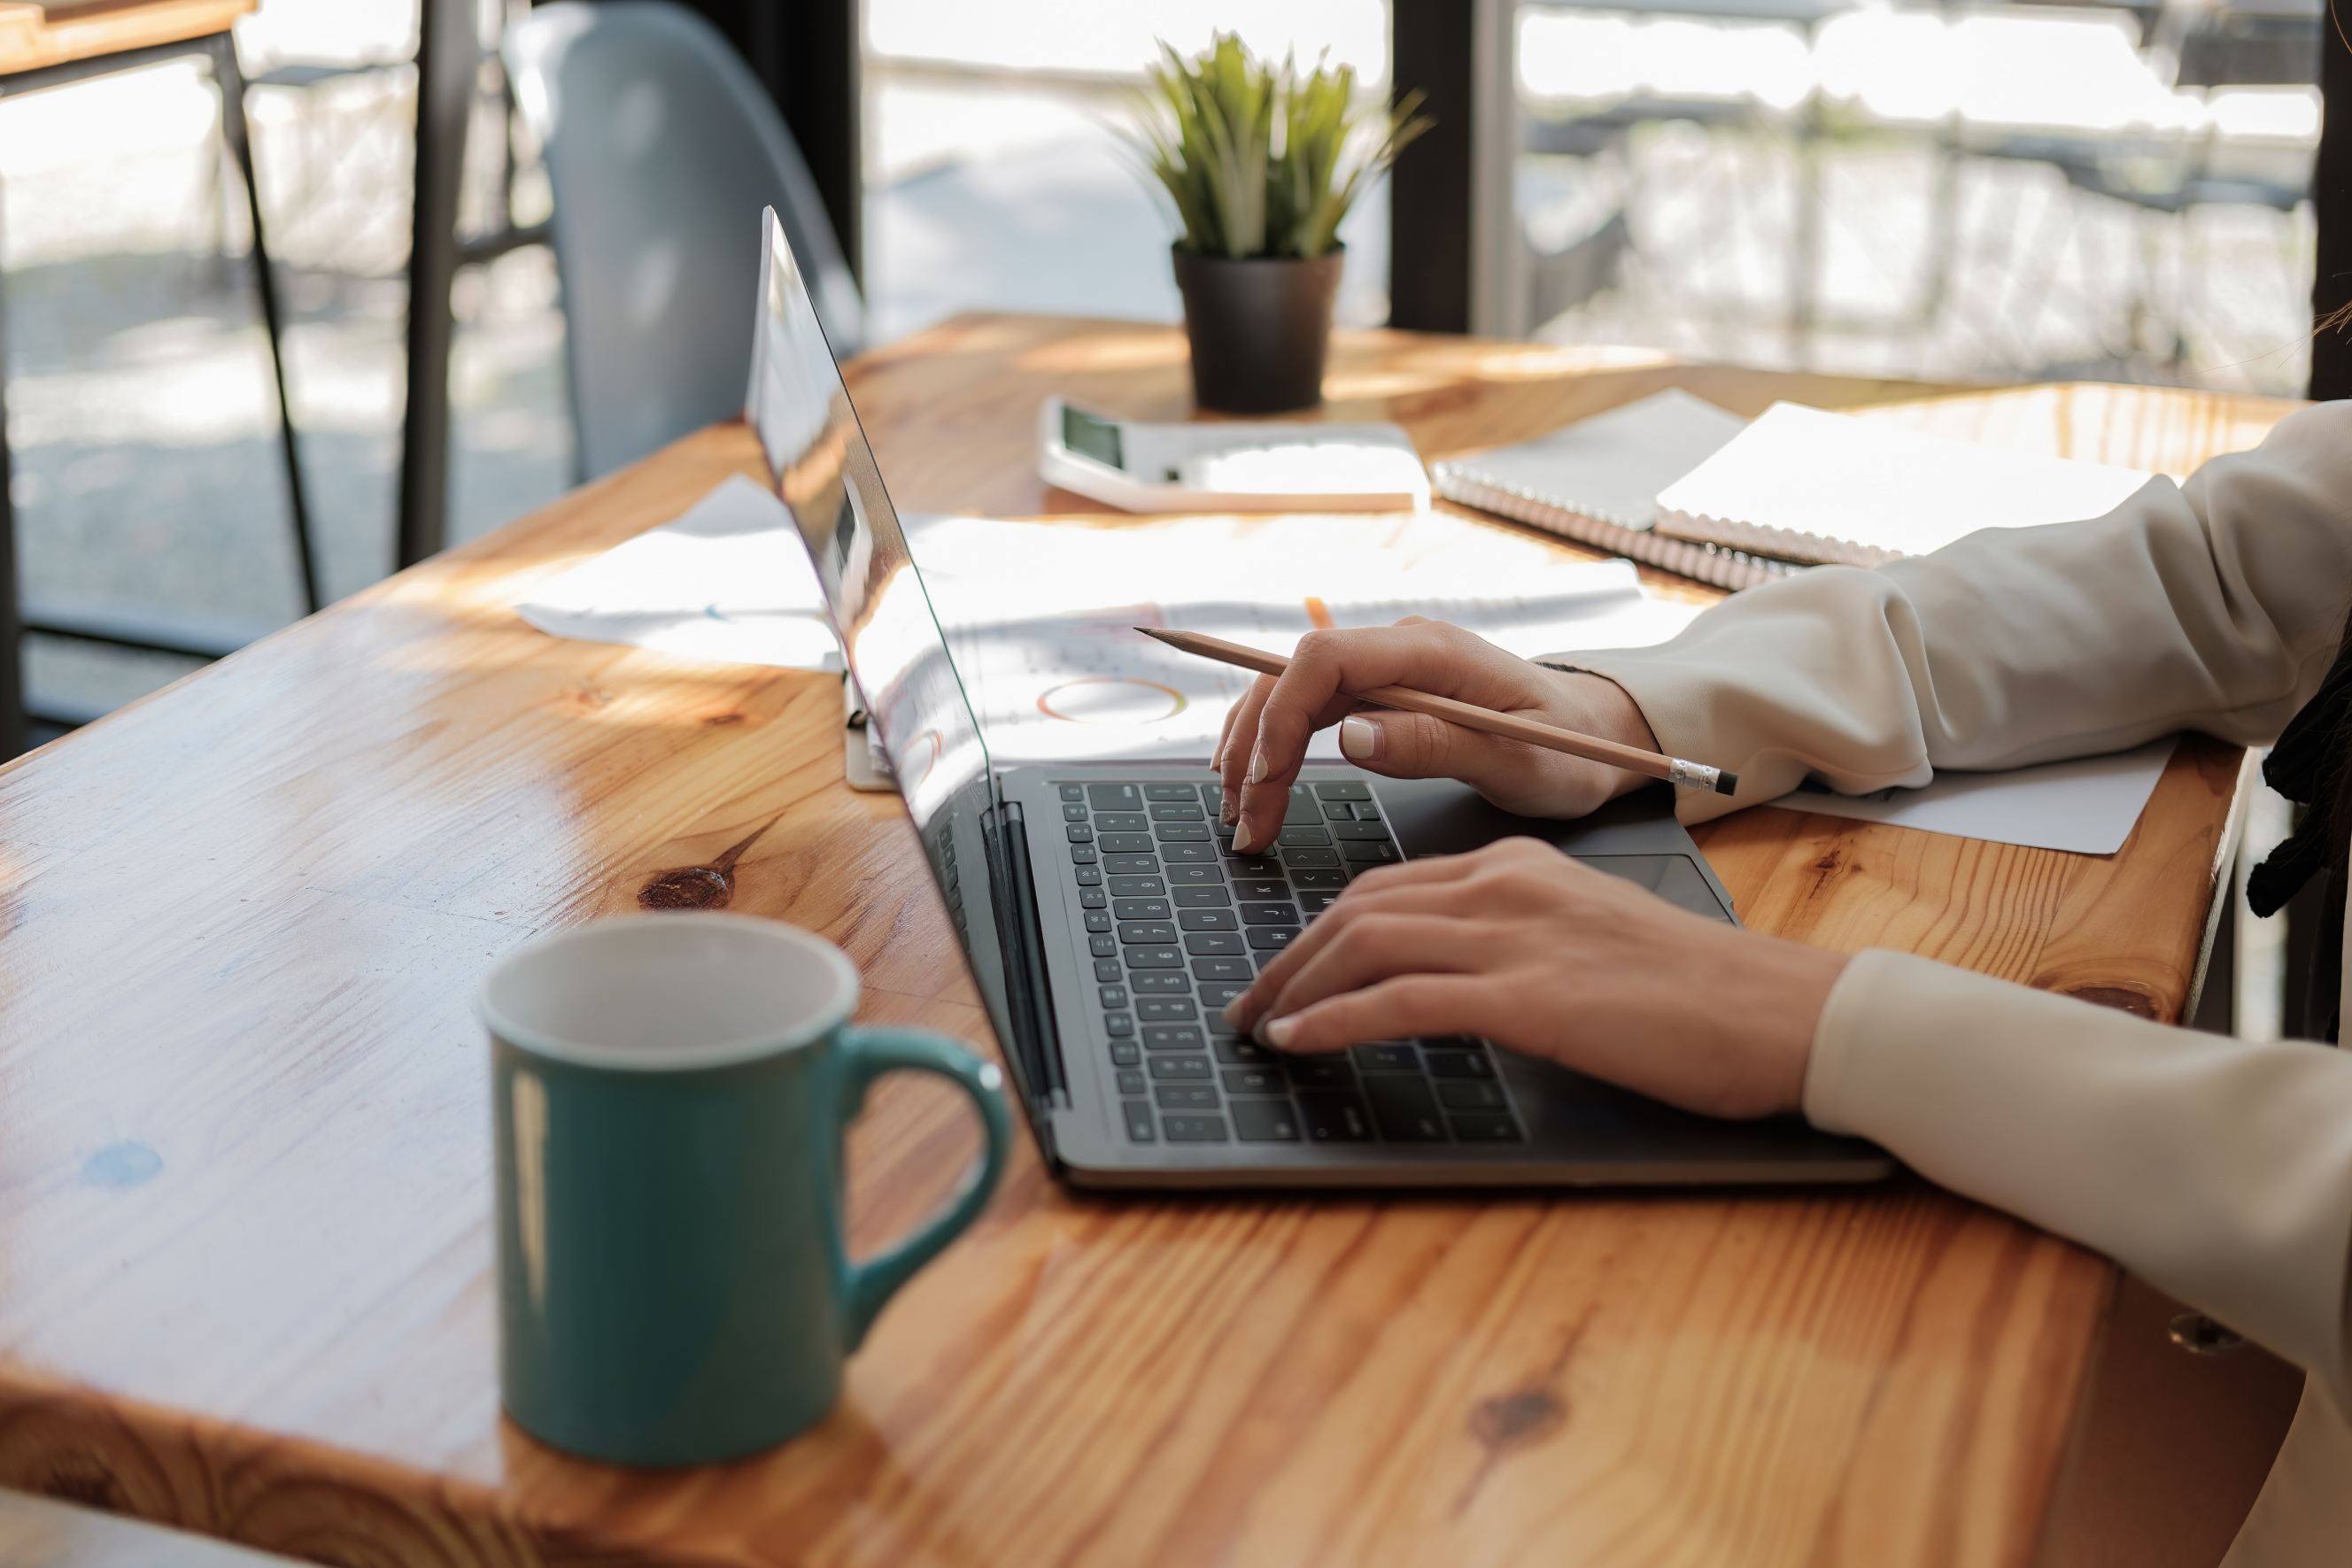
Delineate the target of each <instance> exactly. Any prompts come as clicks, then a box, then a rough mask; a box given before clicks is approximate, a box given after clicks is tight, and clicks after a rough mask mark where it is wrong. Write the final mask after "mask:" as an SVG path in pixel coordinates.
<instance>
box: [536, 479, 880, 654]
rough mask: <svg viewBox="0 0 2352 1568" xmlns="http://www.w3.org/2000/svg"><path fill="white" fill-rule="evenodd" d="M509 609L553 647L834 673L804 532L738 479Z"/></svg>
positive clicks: (835, 648)
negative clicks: (601, 646) (599, 647)
mask: <svg viewBox="0 0 2352 1568" xmlns="http://www.w3.org/2000/svg"><path fill="white" fill-rule="evenodd" d="M515 608H516V610H517V612H519V613H520V615H521V616H522V618H523V619H524V620H525V621H528V622H530V623H531V624H532V625H534V626H536V627H538V628H539V629H540V630H541V631H542V632H548V633H550V634H551V635H552V636H557V637H577V638H580V639H582V640H583V641H586V642H591V643H627V644H629V645H630V646H633V647H638V648H656V649H659V650H660V651H662V652H663V653H682V654H686V655H688V656H689V657H693V658H703V659H720V660H725V661H728V662H730V663H733V664H777V665H781V666H782V667H783V668H785V669H788V670H838V669H840V668H841V649H840V647H839V645H838V644H837V643H835V641H834V636H833V627H832V624H831V622H828V621H826V619H825V615H824V599H823V597H822V596H821V595H820V594H819V593H818V592H817V586H816V573H815V572H814V571H813V570H810V567H809V559H808V547H807V546H805V545H804V544H803V543H802V542H801V536H800V530H799V529H797V528H794V527H793V519H792V515H791V514H790V513H789V512H787V511H785V510H784V504H783V503H782V501H780V500H778V499H777V498H776V497H773V496H772V495H770V494H769V493H768V492H767V491H766V490H764V489H762V488H761V487H760V486H758V485H757V484H755V483H753V482H752V481H751V480H750V479H747V478H745V477H743V476H741V475H740V474H739V475H735V476H732V477H730V478H729V479H727V480H725V481H723V482H722V483H720V484H719V486H717V487H716V488H715V489H713V490H712V491H711V492H710V493H709V495H707V496H705V497H702V499H700V500H699V501H697V502H696V503H695V504H694V505H693V506H691V507H688V508H687V509H686V511H685V512H684V513H683V514H681V515H680V516H679V517H678V518H677V521H675V522H670V523H665V524H663V525H662V526H661V527H660V528H649V529H647V530H646V532H644V533H642V534H639V535H638V536H637V537H636V538H633V539H630V540H627V541H626V542H625V543H623V544H619V545H616V546H614V548H613V549H609V550H606V551H605V552H604V554H603V555H601V556H598V557H596V558H595V559H593V560H589V561H584V562H583V563H582V564H581V565H579V566H576V567H573V568H572V570H569V571H567V572H564V573H562V575H561V576H559V577H556V578H553V579H551V580H549V581H547V582H545V583H542V584H541V586H540V587H539V589H538V591H536V592H534V593H533V594H532V596H531V598H530V600H529V601H527V602H525V603H522V604H519V605H517V606H516V607H515Z"/></svg>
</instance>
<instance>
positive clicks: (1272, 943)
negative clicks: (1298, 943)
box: [1249, 925, 1298, 953]
mask: <svg viewBox="0 0 2352 1568" xmlns="http://www.w3.org/2000/svg"><path fill="white" fill-rule="evenodd" d="M1297 935H1298V927H1297V926H1296V925H1253V926H1251V927H1250V932H1249V945H1250V946H1251V948H1252V949H1253V950H1254V951H1256V952H1259V953H1279V952H1281V951H1282V950H1283V949H1284V948H1285V947H1287V946H1290V940H1291V938H1292V937H1294V936H1297Z"/></svg>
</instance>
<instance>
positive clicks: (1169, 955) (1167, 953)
mask: <svg viewBox="0 0 2352 1568" xmlns="http://www.w3.org/2000/svg"><path fill="white" fill-rule="evenodd" d="M1094 940H1095V941H1097V942H1100V941H1104V940H1106V938H1104V937H1100V936H1097V937H1095V938H1094ZM1127 967H1129V968H1130V969H1181V968H1182V967H1184V955H1183V954H1182V953H1181V952H1179V951H1177V950H1176V949H1175V948H1173V947H1129V948H1128V949H1127Z"/></svg>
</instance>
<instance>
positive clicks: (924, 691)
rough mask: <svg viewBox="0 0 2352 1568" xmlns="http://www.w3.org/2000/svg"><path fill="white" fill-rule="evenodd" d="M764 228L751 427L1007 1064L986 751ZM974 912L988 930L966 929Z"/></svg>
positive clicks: (776, 238) (829, 361)
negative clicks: (808, 561)
mask: <svg viewBox="0 0 2352 1568" xmlns="http://www.w3.org/2000/svg"><path fill="white" fill-rule="evenodd" d="M763 229H764V234H765V246H764V249H765V253H766V255H765V260H764V262H763V264H762V266H761V283H760V306H759V320H758V327H757V337H756V340H755V341H754V343H753V345H752V351H751V388H750V390H749V392H748V394H747V398H746V402H745V417H746V418H748V419H749V420H750V422H751V427H752V429H753V430H754V431H755V432H756V433H757V434H758V435H759V437H760V444H761V448H762V449H763V450H764V451H765V452H766V454H767V459H768V471H769V475H770V478H771V482H772V484H773V485H774V486H775V487H776V490H777V493H778V494H779V495H780V496H782V498H783V502H784V506H785V507H786V509H787V510H789V511H790V512H791V513H792V516H793V523H794V525H795V526H796V527H798V528H799V529H800V533H801V538H802V539H803V541H804V542H805V543H806V544H807V546H808V550H809V559H811V560H812V561H814V563H815V566H816V575H817V580H818V582H819V583H820V584H821V585H822V587H823V589H824V599H825V606H826V608H827V610H829V611H830V612H831V613H832V617H833V625H834V630H835V632H837V633H838V634H839V636H840V638H841V645H842V653H843V655H844V657H845V660H846V661H847V663H848V666H849V674H850V678H851V679H852V680H854V681H855V682H856V684H857V691H858V695H859V696H860V697H861V698H862V699H863V700H864V703H865V707H866V716H867V722H868V723H869V724H871V725H873V726H874V727H875V729H876V730H877V732H878V733H879V734H880V736H881V737H882V744H883V747H884V748H885V749H886V750H887V752H888V754H889V758H890V762H891V765H892V767H893V768H894V770H895V771H896V774H897V778H898V792H899V794H900V795H901V796H903V797H904V798H905V800H906V802H907V810H908V815H910V816H911V817H913V819H914V822H915V830H916V831H917V833H918V834H919V835H920V837H921V839H922V843H923V852H924V853H925V855H926V856H928V857H929V861H930V864H931V871H932V874H933V875H934V876H936V877H937V878H938V879H939V883H940V891H941V892H942V893H943V894H945V895H946V898H947V904H948V911H949V914H950V916H951V917H952V918H953V920H954V921H955V925H956V935H957V936H958V938H959V939H960V940H961V942H962V943H963V945H964V951H965V956H966V957H968V958H969V959H970V960H971V969H972V974H973V977H975V978H976V979H977V980H978V981H979V984H980V989H981V995H982V1002H983V1003H984V1004H985V1005H986V1007H987V1009H988V1013H989V1019H990V1021H991V1022H992V1023H993V1024H994V1025H995V1027H996V1033H997V1038H998V1040H1001V1041H1003V1042H1004V1043H1005V1044H1006V1046H1007V1048H1008V1052H1010V1051H1011V1048H1012V1047H1013V1045H1014V1044H1015V1043H1016V1042H1015V1039H1014V1035H1013V1027H1012V1019H1011V1015H1010V1012H1009V1009H1008V1008H1007V1005H1006V996H1005V980H1004V976H1005V970H1004V958H1003V949H1002V946H1001V945H1000V943H999V941H998V936H997V931H996V928H995V925H994V920H993V917H992V912H993V911H995V910H996V909H998V908H999V907H1000V905H999V904H998V903H997V899H996V894H997V893H998V892H999V891H1000V888H1001V883H1002V878H1001V876H1000V875H999V874H998V873H997V872H996V862H994V861H993V860H992V856H993V855H994V854H996V853H997V852H998V850H997V844H996V839H995V836H994V834H993V833H992V832H990V831H986V830H987V829H988V828H989V827H990V825H991V824H992V816H991V808H992V806H993V805H994V803H995V802H994V798H993V793H992V791H993V783H992V778H991V775H990V772H989V764H988V747H987V745H986V743H985V742H984V741H983V740H982V737H981V730H980V723H979V721H978V720H977V719H976V718H974V717H973V716H972V709H971V703H970V701H968V700H967V699H966V697H965V695H964V690H963V684H962V681H961V678H960V677H959V676H958V675H957V674H956V668H955V664H954V662H953V661H952V660H951V659H950V658H949V656H948V644H947V639H946V638H945V637H944V636H943V635H941V633H940V622H939V618H938V617H937V616H936V615H935V614H933V612H932V610H931V602H930V596H929V593H928V592H927V591H925V590H924V587H923V580H922V577H921V574H920V573H919V572H918V571H917V570H915V560H914V557H913V556H912V555H910V554H909V553H908V549H907V537H906V534H905V533H904V532H903V531H902V530H901V529H900V528H899V526H898V511H897V509H896V508H894V507H892V506H891V504H890V497H889V495H888V494H887V492H886V491H885V490H884V489H883V487H882V476H881V474H880V472H879V471H878V470H877V468H876V467H875V465H874V454H873V452H872V451H871V450H870V449H869V448H868V447H867V446H866V433H865V431H864V429H863V428H862V427H861V426H860V425H859V424H858V422H857V411H856V409H855V408H854V407H852V406H851V404H850V402H849V392H848V389H847V388H845V386H843V384H842V381H841V371H840V369H839V367H838V366H837V365H836V364H835V361H834V357H833V350H832V347H831V346H830V345H829V344H828V343H827V342H826V341H825V337H824V328H823V327H822V326H820V325H819V324H818V322H817V318H816V311H815V309H814V307H812V306H811V305H810V303H809V296H808V289H807V287H806V286H805V284H804V283H803V280H802V277H801V271H800V267H799V264H798V263H797V262H795V261H794V260H793V252H792V247H791V246H790V245H789V244H787V243H786V242H785V239H784V231H783V226H782V225H781V224H779V223H778V222H777V221H776V214H775V213H774V211H773V210H772V209H771V210H770V211H769V212H768V214H766V217H765V219H764V220H763ZM845 869H846V868H845ZM968 911H977V912H979V915H980V918H978V919H977V920H972V919H968V918H967V912H968ZM1024 1087H1026V1086H1025V1085H1024Z"/></svg>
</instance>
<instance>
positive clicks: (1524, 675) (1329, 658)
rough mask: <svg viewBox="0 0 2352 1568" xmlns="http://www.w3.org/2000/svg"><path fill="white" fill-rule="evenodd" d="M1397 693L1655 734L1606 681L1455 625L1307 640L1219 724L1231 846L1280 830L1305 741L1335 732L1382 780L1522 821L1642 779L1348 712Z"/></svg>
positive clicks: (1440, 725) (1422, 719) (1563, 812)
mask: <svg viewBox="0 0 2352 1568" xmlns="http://www.w3.org/2000/svg"><path fill="white" fill-rule="evenodd" d="M1385 685H1404V686H1412V687H1413V688H1415V689H1416V690H1419V691H1424V692H1431V693H1434V694H1435V695H1439V696H1446V697H1457V698H1459V699H1461V700H1462V701H1464V702H1467V703H1475V704H1477V705H1478V706H1481V707H1487V708H1493V709H1495V710H1496V712H1498V713H1508V714H1517V715H1519V716H1522V717H1525V718H1532V719H1536V720H1538V721H1540V722H1542V723H1545V724H1552V725H1559V726H1560V727H1563V728H1567V729H1576V730H1581V731H1583V732H1584V733H1585V734H1587V735H1598V736H1601V737H1606V738H1608V739H1611V740H1619V741H1622V742H1624V743H1625V744H1626V745H1628V746H1638V747H1643V748H1645V749H1650V750H1655V749H1656V747H1657V738H1656V737H1654V736H1653V735H1652V734H1651V733H1650V727H1649V725H1648V724H1647V723H1645V722H1644V721H1643V718H1642V710H1641V709H1640V708H1638V707H1636V706H1634V705H1633V698H1632V697H1630V696H1627V695H1625V693H1624V691H1623V689H1622V687H1620V686H1619V685H1617V684H1616V683H1615V682H1613V681H1610V680H1605V679H1603V678H1602V677H1601V676H1599V675H1588V674H1564V673H1562V672H1560V671H1558V670H1549V669H1546V668H1544V666H1542V665H1541V664H1530V663H1528V661H1527V660H1525V659H1522V658H1519V657H1517V656H1516V655H1514V654H1511V653H1505V652H1503V650H1502V649H1500V648H1497V647H1496V646H1495V645H1494V644H1493V643H1489V642H1486V641H1485V640H1484V639H1483V638H1480V637H1476V636H1474V635H1472V634H1471V633H1470V632H1465V631H1464V630H1462V628H1460V627H1459V626H1448V625H1446V624H1445V623H1444V622H1438V621H1425V620H1422V619H1420V618H1419V617H1413V618H1411V619H1408V620H1404V621H1401V622H1398V623H1397V624H1395V625H1394V626H1379V627H1367V628H1365V629H1363V630H1361V631H1353V632H1308V633H1307V635H1306V636H1304V637H1302V638H1300V639H1299V642H1298V651H1297V653H1294V654H1293V655H1292V656H1291V660H1290V668H1289V669H1288V670H1286V672H1284V673H1283V674H1282V675H1281V676H1280V678H1278V679H1277V678H1276V677H1275V676H1272V675H1260V676H1259V677H1258V679H1257V683H1256V685H1253V686H1252V687H1251V688H1250V690H1249V693H1248V695H1245V696H1244V697H1243V698H1242V700H1241V701H1240V702H1238V703H1236V704H1234V709H1233V711H1232V712H1231V713H1229V714H1227V715H1226V716H1225V728H1224V735H1223V737H1222V738H1221V739H1220V740H1219V741H1218V743H1217V753H1216V760H1215V763H1214V764H1213V766H1214V767H1215V768H1216V769H1217V771H1218V772H1219V773H1220V774H1222V775H1223V779H1224V786H1225V789H1224V805H1223V812H1224V818H1225V821H1228V822H1233V823H1235V824H1236V825H1235V827H1234V848H1235V849H1236V850H1249V849H1255V848H1262V847H1263V846H1265V845H1266V844H1269V843H1271V842H1273V841H1274V836H1275V834H1276V832H1278V831H1280V830H1281V827H1282V813H1283V807H1284V805H1285V803H1286V800H1288V797H1289V792H1290V785H1291V781H1292V780H1293V779H1297V777H1298V766H1299V764H1300V763H1301V762H1302V761H1304V760H1305V759H1306V756H1307V739H1308V737H1311V736H1312V735H1313V734H1314V733H1315V732H1316V731H1317V730H1318V729H1321V728H1323V727H1326V726H1327V725H1333V724H1337V725H1339V749H1340V750H1341V751H1342V752H1343V753H1345V754H1346V756H1347V758H1348V760H1349V761H1350V762H1353V763H1354V764H1355V765H1356V766H1357V767H1359V768H1363V769H1365V770H1366V771H1367V772H1370V773H1379V774H1383V775H1385V776H1387V777H1388V778H1391V779H1461V780H1462V781H1463V782H1464V783H1465V784H1467V785H1469V786H1470V787H1471V788H1472V789H1475V790H1477V791H1478V793H1480V794H1481V795H1484V796H1485V797H1486V799H1487V800H1492V801H1493V802H1494V803H1495V804H1496V805H1497V806H1500V807H1502V808H1503V809H1504V810H1507V811H1515V812H1517V813H1518V814H1519V815H1520V816H1523V817H1578V816H1582V815H1583V814H1584V813H1585V812H1587V811H1590V810H1592V809H1593V808H1594V807H1596V806H1599V805H1601V803H1602V802H1603V801H1606V800H1610V799H1612V797H1614V796H1618V795H1622V794H1623V793H1625V792H1626V791H1627V790H1629V789H1634V788H1636V787H1638V786H1640V785H1642V784H1643V783H1646V782H1647V780H1646V779H1642V778H1640V777H1639V776H1638V775H1635V774H1632V773H1627V772H1625V771H1623V770H1622V769H1621V768H1604V767H1602V766H1601V764H1599V763H1596V762H1586V761H1584V760H1582V759H1581V758H1574V757H1564V756H1562V755H1561V754H1559V752H1556V751H1545V750H1542V749H1541V748H1539V747H1532V746H1528V745H1525V744H1523V743H1521V742H1519V741H1516V740H1503V739H1499V738H1497V737H1494V736H1490V735H1480V734H1478V733H1476V732H1475V731H1473V730H1467V729H1461V728H1458V727H1455V726H1453V725H1450V724H1447V723H1446V722H1445V721H1444V720H1443V719H1435V718H1430V717H1427V716H1423V715H1421V714H1408V713H1396V712H1392V711H1390V710H1387V709H1381V710H1377V711H1374V712H1370V713H1363V714H1362V716H1360V717H1359V716H1355V715H1358V714H1359V713H1360V710H1362V708H1363V705H1362V704H1361V703H1359V702H1357V701H1356V700H1355V699H1354V698H1353V697H1350V696H1348V695H1345V694H1346V693H1348V692H1350V691H1366V690H1369V689H1370V688H1371V687H1373V686H1385Z"/></svg>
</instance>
